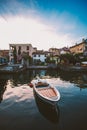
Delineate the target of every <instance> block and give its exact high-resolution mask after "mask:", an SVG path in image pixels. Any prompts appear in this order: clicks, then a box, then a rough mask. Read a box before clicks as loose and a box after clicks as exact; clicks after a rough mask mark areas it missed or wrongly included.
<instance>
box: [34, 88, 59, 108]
mask: <svg viewBox="0 0 87 130" xmlns="http://www.w3.org/2000/svg"><path fill="white" fill-rule="evenodd" d="M33 93H34V97H35V98H39V100H40V101H41V103H44V104H45V105H48V104H49V105H50V106H55V105H57V101H50V100H48V99H46V98H44V97H42V96H41V95H39V94H38V93H37V92H36V91H35V89H34V88H33Z"/></svg>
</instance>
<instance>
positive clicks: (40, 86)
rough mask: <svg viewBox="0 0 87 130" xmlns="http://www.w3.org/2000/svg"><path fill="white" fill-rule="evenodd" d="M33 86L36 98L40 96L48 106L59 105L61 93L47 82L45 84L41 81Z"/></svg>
mask: <svg viewBox="0 0 87 130" xmlns="http://www.w3.org/2000/svg"><path fill="white" fill-rule="evenodd" d="M32 84H33V92H34V95H35V96H38V97H39V98H40V99H41V100H42V101H43V102H45V103H47V104H50V105H56V104H57V102H58V100H59V99H60V93H59V91H58V90H57V89H56V88H55V87H52V86H51V85H50V84H48V83H47V82H43V81H41V80H40V81H36V82H33V83H32Z"/></svg>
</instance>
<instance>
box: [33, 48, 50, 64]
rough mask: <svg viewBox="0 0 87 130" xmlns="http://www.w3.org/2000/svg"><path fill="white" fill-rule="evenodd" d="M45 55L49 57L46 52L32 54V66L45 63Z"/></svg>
mask: <svg viewBox="0 0 87 130" xmlns="http://www.w3.org/2000/svg"><path fill="white" fill-rule="evenodd" d="M47 55H49V53H48V52H45V51H43V50H42V51H38V50H37V51H36V52H34V53H33V56H32V58H33V63H34V64H38V63H45V61H46V58H47Z"/></svg>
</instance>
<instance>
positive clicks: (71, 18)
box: [0, 0, 87, 50]
mask: <svg viewBox="0 0 87 130" xmlns="http://www.w3.org/2000/svg"><path fill="white" fill-rule="evenodd" d="M86 8H87V1H86V0H0V49H9V44H11V43H18V44H19V43H20V44H24V43H25V44H26V43H29V44H32V46H33V47H37V49H38V50H40V49H43V50H48V49H49V48H52V47H54V48H62V47H70V46H72V45H75V44H76V43H80V42H81V40H82V39H83V38H87V15H86V12H87V9H86Z"/></svg>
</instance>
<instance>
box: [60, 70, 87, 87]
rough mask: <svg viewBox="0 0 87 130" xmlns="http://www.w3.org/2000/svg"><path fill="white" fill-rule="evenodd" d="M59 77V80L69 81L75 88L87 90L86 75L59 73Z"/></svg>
mask: <svg viewBox="0 0 87 130" xmlns="http://www.w3.org/2000/svg"><path fill="white" fill-rule="evenodd" d="M59 77H60V79H61V80H63V81H64V80H65V81H69V82H70V83H74V84H76V85H77V87H80V88H81V89H82V88H87V73H78V72H77V73H69V72H59Z"/></svg>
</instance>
